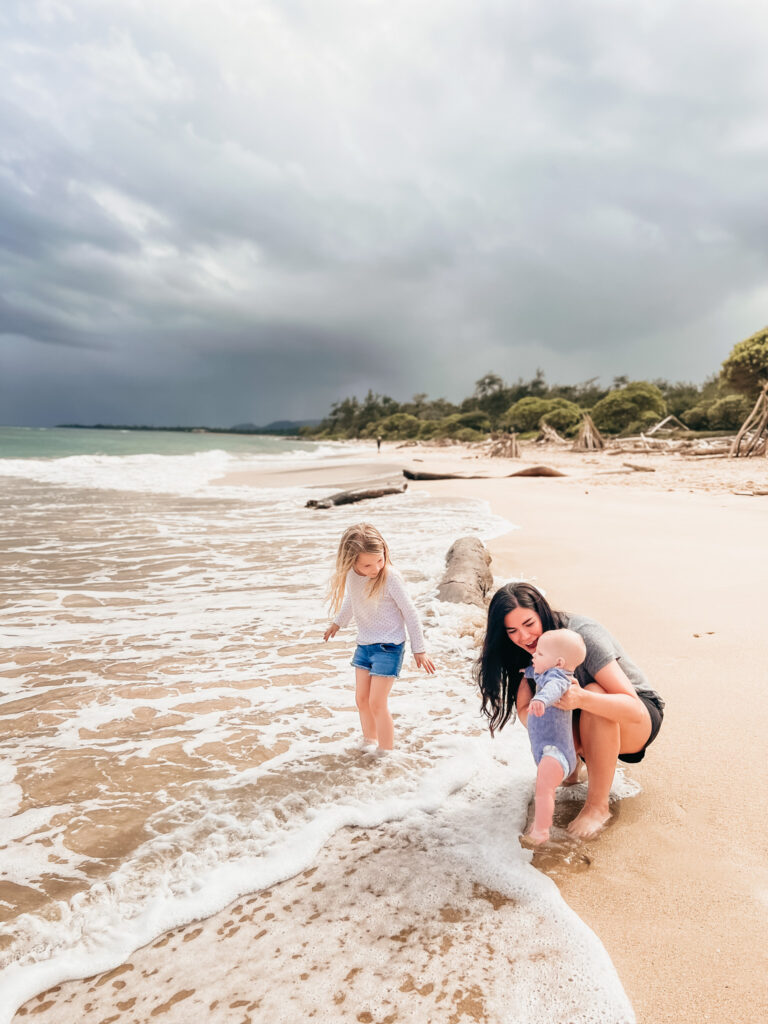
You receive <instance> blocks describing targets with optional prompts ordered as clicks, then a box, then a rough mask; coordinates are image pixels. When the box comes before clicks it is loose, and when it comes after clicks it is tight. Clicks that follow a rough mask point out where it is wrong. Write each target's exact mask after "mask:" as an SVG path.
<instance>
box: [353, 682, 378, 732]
mask: <svg viewBox="0 0 768 1024" xmlns="http://www.w3.org/2000/svg"><path fill="white" fill-rule="evenodd" d="M370 699H371V673H370V672H369V671H368V669H365V668H357V666H355V704H357V710H358V713H359V715H360V725H361V726H362V729H363V736H364V737H365V739H367V740H370V742H371V743H376V742H377V741H378V735H377V733H376V720H375V718H374V717H373V713H372V711H371V704H370Z"/></svg>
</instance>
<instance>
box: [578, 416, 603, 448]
mask: <svg viewBox="0 0 768 1024" xmlns="http://www.w3.org/2000/svg"><path fill="white" fill-rule="evenodd" d="M603 448H605V438H604V437H603V435H602V434H601V433H600V431H599V430H598V429H597V427H596V426H595V424H594V422H593V421H592V417H591V416H590V415H589V413H588V412H585V413H584V416H583V417H582V420H581V425H580V426H579V433H578V436H577V437H576V440H575V441H574V442H573V450H574V451H575V452H598V451H602V450H603Z"/></svg>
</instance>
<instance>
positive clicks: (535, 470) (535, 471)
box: [509, 466, 568, 476]
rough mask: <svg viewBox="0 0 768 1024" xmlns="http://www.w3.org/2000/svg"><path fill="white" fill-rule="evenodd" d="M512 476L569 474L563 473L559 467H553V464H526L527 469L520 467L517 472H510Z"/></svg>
mask: <svg viewBox="0 0 768 1024" xmlns="http://www.w3.org/2000/svg"><path fill="white" fill-rule="evenodd" d="M509 475H510V476H568V474H567V473H561V472H560V470H559V469H552V467H551V466H526V468H525V469H518V470H517V472H516V473H510V474H509Z"/></svg>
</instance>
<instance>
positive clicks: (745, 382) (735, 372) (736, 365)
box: [720, 327, 768, 400]
mask: <svg viewBox="0 0 768 1024" xmlns="http://www.w3.org/2000/svg"><path fill="white" fill-rule="evenodd" d="M720 376H721V381H722V383H724V384H725V385H726V386H727V387H730V388H733V390H734V391H738V392H740V393H741V394H743V395H747V397H748V398H752V399H753V400H754V399H755V398H757V395H758V393H759V391H760V388H761V387H762V385H763V384H764V383H765V382H766V381H768V327H764V328H763V329H762V330H761V331H757V332H756V333H755V334H753V335H752V337H751V338H747V339H746V340H745V341H740V342H738V344H736V345H734V346H733V349H732V350H731V354H730V355H729V356H728V358H727V359H726V360H725V362H724V363H723V369H722V373H721V375H720Z"/></svg>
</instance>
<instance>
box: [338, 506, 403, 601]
mask: <svg viewBox="0 0 768 1024" xmlns="http://www.w3.org/2000/svg"><path fill="white" fill-rule="evenodd" d="M358 555H384V568H383V569H382V570H381V572H380V573H379V575H378V576H377V577H376V578H375V579H373V580H371V582H370V585H369V588H368V596H369V597H373V598H376V599H378V596H379V594H380V593H381V590H382V587H383V586H384V584H385V583H386V582H387V569H388V567H389V566H390V565H391V564H392V563H391V561H390V558H389V548H388V547H387V542H386V541H385V540H384V538H383V537H382V536H381V534H380V533H379V531H378V530H377V529H376V527H375V526H371V524H370V523H355V525H354V526H350V527H349V529H347V530H345V531H344V535H343V536H342V538H341V540H340V542H339V550H338V551H337V552H336V567H335V569H334V570H333V575H332V576H331V582H330V585H329V597H328V600H329V603H330V606H331V615H335V614H336V612H337V611H338V610H339V608H341V603H342V601H343V600H344V585H345V583H346V582H347V573H348V572H349V570H350V569H351V568H353V566H354V564H355V562H356V561H357V556H358Z"/></svg>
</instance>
